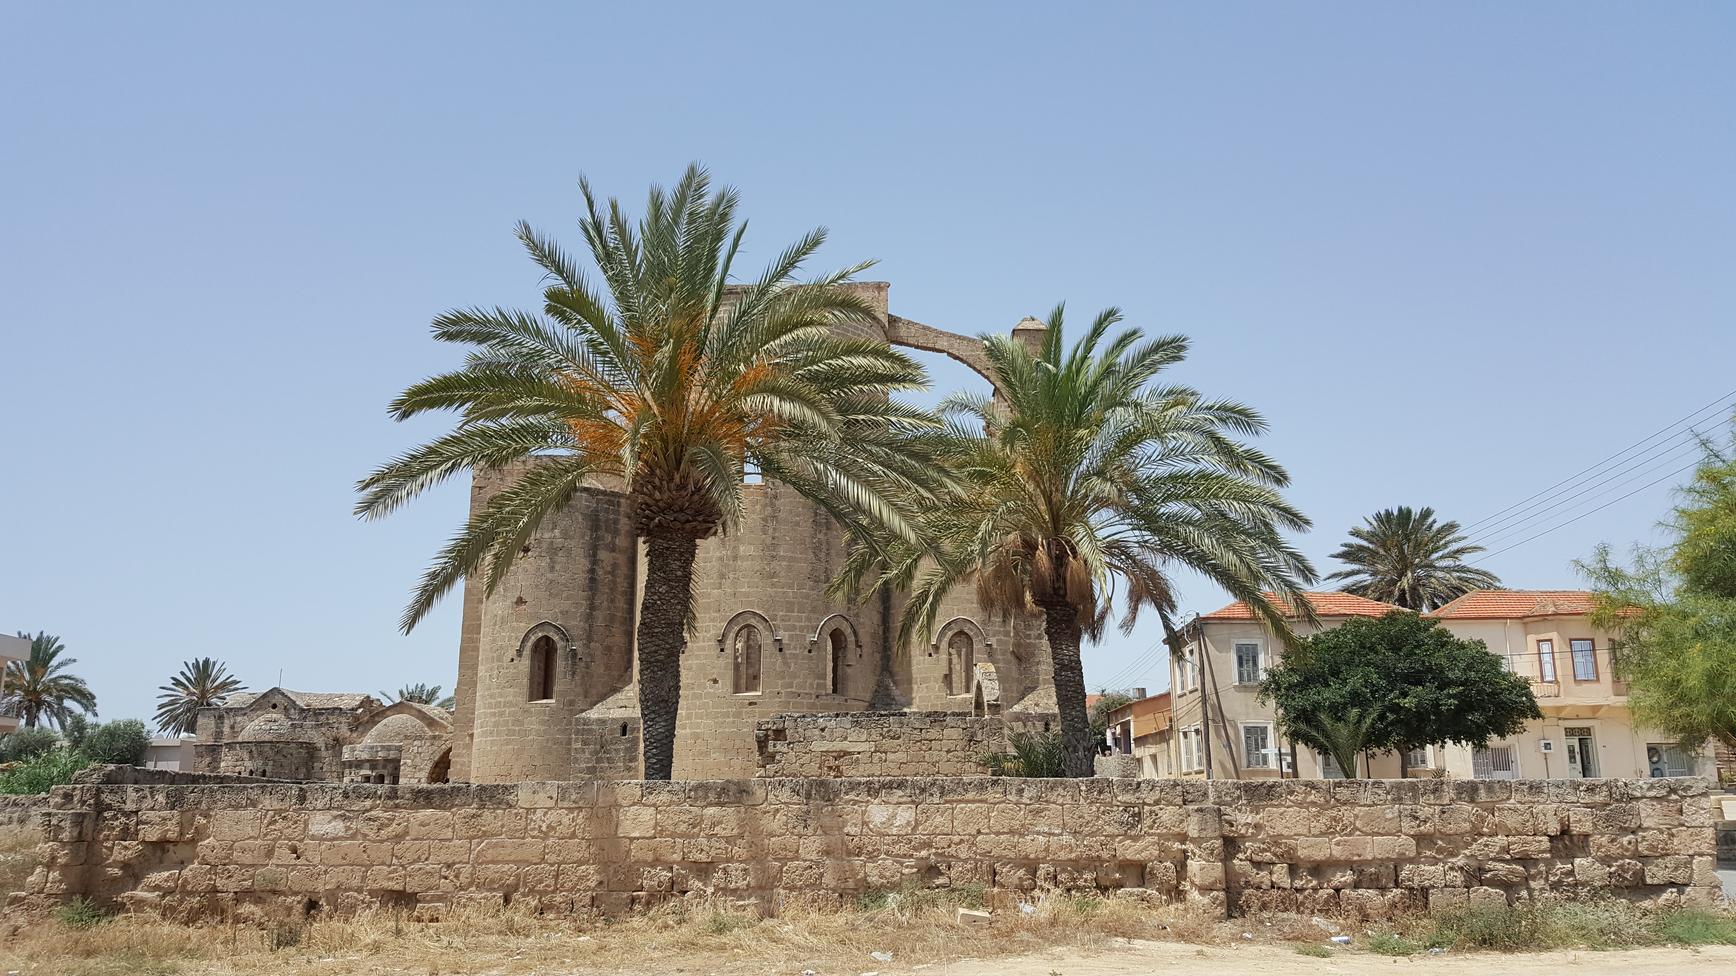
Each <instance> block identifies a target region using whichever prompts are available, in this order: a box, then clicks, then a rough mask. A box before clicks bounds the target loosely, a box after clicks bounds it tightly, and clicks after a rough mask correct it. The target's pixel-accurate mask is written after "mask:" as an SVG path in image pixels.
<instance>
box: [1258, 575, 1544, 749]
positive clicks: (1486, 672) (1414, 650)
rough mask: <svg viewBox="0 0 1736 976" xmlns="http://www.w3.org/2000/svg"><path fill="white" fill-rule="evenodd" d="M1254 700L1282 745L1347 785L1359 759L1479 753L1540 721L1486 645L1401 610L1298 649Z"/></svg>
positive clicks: (1531, 701) (1524, 687)
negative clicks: (1307, 752) (1289, 742)
mask: <svg viewBox="0 0 1736 976" xmlns="http://www.w3.org/2000/svg"><path fill="white" fill-rule="evenodd" d="M1260 698H1261V700H1262V701H1267V702H1273V703H1276V705H1277V706H1278V720H1279V726H1280V730H1281V732H1282V733H1283V734H1284V735H1285V737H1287V738H1291V739H1294V740H1296V741H1298V742H1301V743H1303V744H1305V745H1308V746H1311V747H1313V748H1315V749H1319V750H1321V751H1323V752H1328V753H1331V754H1332V755H1333V757H1334V758H1336V759H1338V760H1339V764H1340V767H1341V768H1342V769H1343V770H1344V772H1345V775H1354V772H1353V771H1354V770H1355V768H1356V764H1355V756H1356V754H1357V753H1360V752H1362V751H1363V750H1368V749H1372V750H1378V751H1385V750H1389V749H1391V750H1398V751H1404V750H1409V749H1420V748H1422V747H1423V746H1428V745H1438V744H1441V743H1446V742H1456V743H1459V744H1461V745H1467V746H1473V747H1481V746H1484V745H1487V744H1488V742H1489V740H1490V739H1498V738H1501V737H1503V736H1508V735H1512V734H1514V733H1516V732H1518V731H1520V730H1521V729H1523V728H1524V727H1525V723H1526V722H1527V721H1529V720H1532V719H1538V718H1542V717H1543V716H1542V713H1541V712H1539V711H1538V709H1537V700H1536V698H1534V697H1533V696H1532V694H1531V686H1530V684H1529V683H1528V682H1527V681H1526V680H1525V679H1524V678H1521V677H1519V676H1518V675H1516V674H1512V673H1510V672H1508V671H1507V669H1506V668H1505V667H1504V666H1503V665H1502V663H1501V659H1500V658H1499V657H1497V656H1496V655H1494V654H1491V653H1489V648H1488V645H1486V644H1484V643H1483V642H1482V641H1480V640H1461V639H1460V638H1457V637H1454V636H1453V634H1452V633H1451V632H1450V631H1448V630H1447V629H1446V628H1445V627H1442V626H1441V625H1440V623H1439V622H1438V621H1435V620H1431V619H1429V618H1427V617H1423V616H1419V615H1418V614H1415V613H1408V612H1405V611H1401V610H1394V611H1393V612H1391V613H1389V614H1387V615H1386V616H1384V617H1379V618H1374V617H1353V618H1351V619H1350V620H1347V621H1345V622H1344V623H1343V624H1340V625H1339V626H1337V627H1334V628H1333V629H1331V630H1325V631H1321V632H1319V633H1317V634H1314V635H1313V636H1311V637H1308V638H1306V639H1304V640H1303V641H1302V642H1301V643H1300V644H1298V645H1297V646H1296V647H1295V648H1294V649H1292V650H1290V651H1289V652H1288V653H1286V654H1285V655H1284V658H1283V660H1282V661H1280V662H1279V663H1278V664H1277V665H1276V666H1274V667H1272V668H1271V669H1270V670H1268V671H1267V672H1266V680H1265V682H1264V684H1262V685H1261V688H1260ZM1358 739H1360V748H1352V746H1353V745H1356V744H1357V740H1358ZM1340 753H1345V754H1344V755H1340ZM1347 759H1348V760H1349V763H1348V765H1347V764H1346V760H1347Z"/></svg>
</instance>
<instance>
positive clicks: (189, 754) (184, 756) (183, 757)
mask: <svg viewBox="0 0 1736 976" xmlns="http://www.w3.org/2000/svg"><path fill="white" fill-rule="evenodd" d="M145 768H146V769H173V770H183V769H185V770H191V769H192V768H193V740H192V739H183V738H181V737H180V736H173V735H169V736H156V737H154V738H152V739H151V748H150V750H149V751H147V752H146V753H145Z"/></svg>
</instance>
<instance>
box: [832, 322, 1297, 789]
mask: <svg viewBox="0 0 1736 976" xmlns="http://www.w3.org/2000/svg"><path fill="white" fill-rule="evenodd" d="M1120 319H1121V315H1120V313H1119V312H1118V311H1117V310H1114V309H1110V310H1108V311H1105V312H1103V313H1102V314H1100V315H1098V316H1097V319H1096V320H1095V321H1094V322H1093V323H1092V325H1091V328H1090V329H1089V330H1088V331H1087V332H1086V334H1085V335H1084V336H1083V337H1081V338H1080V339H1079V340H1078V342H1076V343H1075V344H1073V345H1072V346H1071V347H1070V348H1068V347H1066V346H1064V345H1063V331H1064V330H1063V316H1062V309H1060V308H1056V309H1055V311H1054V312H1053V313H1052V314H1051V315H1050V316H1049V320H1048V331H1047V334H1046V335H1045V337H1044V340H1043V345H1042V348H1041V350H1040V351H1033V350H1031V349H1030V348H1029V347H1027V346H1026V345H1025V344H1024V343H1023V342H1022V341H1020V340H1018V339H1015V338H1013V337H1010V336H989V337H985V339H984V342H985V343H986V358H987V360H988V363H989V367H990V373H991V375H990V380H991V382H992V383H993V384H994V386H995V391H996V392H995V394H994V395H993V396H977V395H964V394H960V395H955V396H952V397H949V398H948V399H947V400H946V401H944V402H943V403H942V406H941V412H942V413H943V414H944V415H946V416H947V417H948V419H949V425H948V427H947V428H946V430H945V431H943V432H941V433H939V434H937V435H934V436H933V437H932V438H929V440H931V441H934V442H938V443H939V445H940V446H939V447H938V448H935V450H937V452H939V453H940V454H941V455H942V456H946V457H949V458H950V459H951V460H952V463H953V465H954V470H955V478H956V482H955V483H953V484H951V485H950V486H944V487H943V489H942V490H944V491H945V492H946V494H945V495H944V497H942V498H941V499H940V501H939V502H938V503H937V504H931V505H927V506H925V507H924V508H923V514H922V515H920V516H919V517H918V518H919V522H920V527H921V532H920V536H921V538H922V539H923V543H922V544H921V545H919V546H915V547H912V546H907V545H902V544H899V543H897V542H896V541H895V540H893V541H888V542H887V543H886V544H885V545H884V546H883V548H884V549H885V550H886V551H887V553H888V555H889V558H887V559H884V560H883V559H882V557H880V556H879V555H877V554H876V553H873V552H870V551H868V550H867V549H866V548H858V549H857V550H856V551H854V552H853V553H852V558H851V561H850V565H849V566H848V567H847V576H846V577H845V578H844V579H843V580H842V581H841V585H842V584H844V583H849V584H862V583H865V582H867V581H869V580H872V585H873V586H875V587H879V586H889V587H897V588H908V590H909V600H908V602H907V604H906V610H905V612H904V614H903V616H902V618H901V620H900V634H899V636H900V641H901V644H908V642H909V641H911V640H912V639H913V637H914V636H915V635H916V634H918V633H926V632H927V631H928V630H930V629H931V628H932V627H933V626H934V621H935V619H936V617H937V614H938V613H939V610H940V607H941V601H942V600H943V599H944V598H945V596H946V594H947V593H948V592H949V591H951V590H952V589H953V588H954V587H955V586H957V585H959V584H961V583H964V582H966V581H968V580H972V579H974V580H975V583H976V590H977V596H978V599H979V601H980V602H981V603H982V604H983V605H984V606H985V607H987V608H990V609H999V610H1001V611H1003V612H1006V613H1008V614H1019V613H1034V614H1037V615H1040V616H1041V617H1042V618H1043V623H1044V631H1045V634H1046V636H1047V639H1048V644H1049V652H1050V656H1051V658H1052V662H1053V666H1054V680H1055V699H1056V703H1057V705H1058V706H1059V708H1060V713H1061V714H1060V717H1061V730H1062V734H1063V737H1064V738H1065V741H1066V750H1067V772H1068V775H1071V776H1088V775H1090V774H1091V767H1092V753H1093V736H1092V732H1091V721H1090V717H1089V716H1088V715H1087V713H1086V708H1085V681H1084V674H1083V671H1082V666H1081V663H1080V657H1079V654H1080V643H1081V640H1082V638H1083V637H1086V636H1089V637H1091V638H1093V639H1095V638H1097V637H1098V636H1100V634H1101V633H1102V630H1103V626H1104V623H1105V621H1106V620H1107V619H1108V616H1109V614H1110V612H1111V609H1112V608H1111V602H1112V598H1113V595H1114V591H1115V589H1116V588H1117V587H1118V586H1119V587H1121V588H1122V601H1123V603H1124V615H1123V617H1122V619H1121V627H1122V629H1123V631H1131V630H1132V628H1133V626H1134V623H1135V621H1136V620H1137V618H1138V615H1139V611H1140V608H1141V607H1142V606H1148V607H1151V608H1152V609H1154V610H1156V611H1157V613H1158V615H1159V617H1160V619H1161V621H1162V623H1163V625H1164V629H1165V631H1166V634H1173V632H1174V627H1173V624H1172V622H1171V618H1172V616H1173V614H1174V613H1175V608H1176V600H1175V591H1174V587H1173V585H1172V583H1171V579H1170V577H1169V573H1170V572H1171V571H1172V570H1174V569H1176V568H1188V569H1192V570H1196V571H1198V572H1200V573H1203V574H1204V575H1206V576H1207V577H1209V578H1210V579H1212V580H1214V581H1216V582H1217V583H1218V584H1219V585H1221V586H1223V587H1224V588H1225V589H1226V590H1228V591H1229V592H1230V593H1232V594H1233V595H1234V596H1235V597H1237V598H1238V599H1241V600H1243V601H1246V602H1247V603H1248V604H1249V605H1250V606H1251V607H1253V608H1254V610H1255V611H1256V612H1258V613H1259V614H1260V616H1261V618H1262V619H1264V620H1267V621H1268V622H1270V623H1271V624H1272V626H1273V627H1274V628H1275V629H1277V630H1278V632H1279V633H1281V634H1284V635H1289V634H1290V628H1289V626H1288V624H1287V622H1286V618H1285V613H1286V611H1287V609H1288V608H1285V607H1280V606H1279V605H1278V604H1280V603H1288V604H1290V605H1292V606H1294V607H1296V608H1299V611H1297V612H1301V613H1302V614H1304V615H1310V614H1311V613H1312V611H1311V609H1310V608H1309V606H1308V604H1307V603H1306V602H1304V601H1302V600H1300V599H1299V597H1300V585H1301V584H1302V583H1305V582H1308V581H1311V580H1312V579H1313V578H1314V571H1313V568H1312V567H1311V566H1310V565H1309V564H1308V561H1307V559H1306V558H1305V557H1304V556H1302V554H1301V553H1300V552H1298V551H1297V550H1296V549H1294V548H1293V547H1292V546H1291V545H1290V544H1289V543H1287V542H1286V541H1285V540H1284V539H1283V538H1282V536H1281V535H1280V533H1279V530H1280V529H1281V528H1286V529H1302V528H1305V527H1306V526H1307V525H1308V520H1307V519H1306V518H1304V517H1303V515H1302V514H1301V513H1300V512H1298V511H1297V510H1296V509H1294V508H1293V507H1291V506H1290V505H1289V504H1288V503H1287V502H1286V501H1285V500H1284V498H1283V497H1282V496H1281V495H1280V494H1279V491H1278V489H1279V488H1281V487H1283V486H1284V485H1285V484H1287V483H1288V476H1287V475H1286V474H1285V472H1284V470H1283V468H1281V467H1279V465H1278V464H1277V463H1276V462H1274V461H1273V460H1272V459H1271V458H1269V457H1267V456H1266V455H1264V454H1262V453H1261V452H1259V451H1257V450H1255V449H1253V448H1252V447H1250V446H1248V445H1247V444H1245V443H1243V442H1241V441H1239V440H1238V439H1237V438H1239V437H1245V436H1251V435H1254V434H1257V433H1259V432H1260V431H1262V430H1264V428H1265V424H1264V422H1263V421H1262V420H1261V419H1260V417H1259V416H1258V415H1257V414H1256V413H1255V412H1254V411H1253V410H1251V409H1249V408H1248V407H1245V406H1243V405H1241V404H1238V403H1234V402H1231V401H1228V400H1217V399H1208V398H1206V397H1204V396H1202V395H1200V394H1199V393H1197V392H1195V391H1194V390H1191V389H1188V388H1186V387H1182V386H1173V385H1158V384H1156V383H1155V380H1156V379H1157V376H1158V374H1159V373H1160V372H1161V371H1162V370H1164V369H1165V368H1166V367H1169V366H1172V365H1174V364H1176V363H1179V362H1180V361H1181V360H1182V359H1183V358H1184V356H1185V355H1186V351H1187V340H1186V339H1183V338H1181V337H1178V336H1167V337H1162V338H1157V339H1150V340H1147V339H1145V338H1144V336H1143V335H1142V333H1141V332H1140V331H1139V330H1137V329H1129V330H1126V331H1124V332H1121V333H1120V334H1118V335H1116V336H1115V337H1114V338H1112V339H1106V337H1107V336H1108V333H1109V330H1110V329H1111V327H1113V326H1114V325H1115V324H1116V323H1117V322H1119V321H1120ZM1266 591H1273V592H1274V593H1275V594H1276V596H1275V597H1269V596H1268V595H1267V593H1266Z"/></svg>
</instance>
